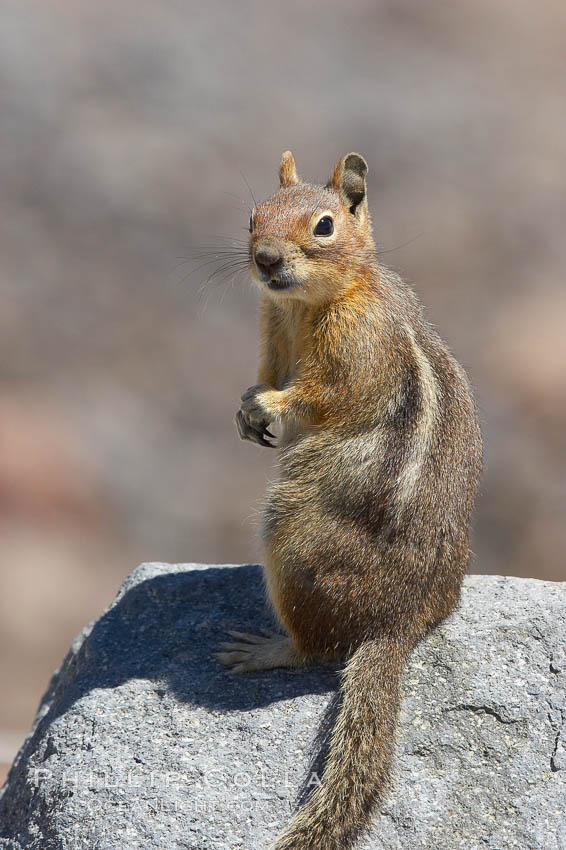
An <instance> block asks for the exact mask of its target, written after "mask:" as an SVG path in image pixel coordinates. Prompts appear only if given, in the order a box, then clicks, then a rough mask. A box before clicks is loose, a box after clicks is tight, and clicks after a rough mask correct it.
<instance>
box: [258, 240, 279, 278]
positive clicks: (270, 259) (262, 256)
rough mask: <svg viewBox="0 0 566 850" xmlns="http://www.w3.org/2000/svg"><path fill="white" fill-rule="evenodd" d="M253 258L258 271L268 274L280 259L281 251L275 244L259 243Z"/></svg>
mask: <svg viewBox="0 0 566 850" xmlns="http://www.w3.org/2000/svg"><path fill="white" fill-rule="evenodd" d="M254 259H255V261H256V263H257V265H258V267H259V269H260V271H262V272H265V273H266V274H269V273H270V272H272V271H273V270H274V268H275V266H276V265H277V264H278V263H279V262H280V260H281V251H280V250H279V248H277V247H276V246H275V245H259V246H258V247H257V248H256V250H255V253H254Z"/></svg>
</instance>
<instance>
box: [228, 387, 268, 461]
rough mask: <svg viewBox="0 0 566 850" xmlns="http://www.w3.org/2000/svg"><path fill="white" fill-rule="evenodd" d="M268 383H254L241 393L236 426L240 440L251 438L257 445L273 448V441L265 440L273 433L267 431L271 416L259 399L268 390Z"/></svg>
mask: <svg viewBox="0 0 566 850" xmlns="http://www.w3.org/2000/svg"><path fill="white" fill-rule="evenodd" d="M270 389H271V387H270V386H269V384H256V385H255V386H253V387H250V388H249V389H247V390H246V391H245V393H244V394H243V395H242V405H241V407H240V409H239V410H238V412H237V413H236V427H237V429H238V434H239V435H240V438H241V439H242V440H251V441H252V442H253V443H257V444H258V445H259V446H268V447H269V448H275V446H274V445H273V443H270V442H269V441H268V440H266V439H265V438H266V436H267V437H270V438H271V439H273V438H274V435H273V434H272V433H271V432H270V431H268V425H269V423H270V422H271V419H272V417H271V416H270V415H269V412H268V411H267V410H266V408H265V406H264V405H263V404H262V401H261V394H262V393H264V392H266V391H268V390H270Z"/></svg>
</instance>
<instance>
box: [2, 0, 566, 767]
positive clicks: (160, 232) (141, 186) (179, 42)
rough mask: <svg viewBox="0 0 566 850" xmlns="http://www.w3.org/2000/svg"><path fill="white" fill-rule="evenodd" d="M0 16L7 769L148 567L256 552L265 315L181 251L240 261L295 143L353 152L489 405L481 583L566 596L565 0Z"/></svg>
mask: <svg viewBox="0 0 566 850" xmlns="http://www.w3.org/2000/svg"><path fill="white" fill-rule="evenodd" d="M0 16H1V26H0V180H1V185H2V190H1V192H0V256H1V263H0V295H1V309H0V368H1V370H2V391H1V396H0V533H1V536H2V545H1V550H0V551H1V554H0V558H1V565H0V647H1V650H0V694H1V697H0V762H2V761H3V762H8V761H10V760H11V757H12V755H13V753H14V751H15V748H16V746H17V745H18V744H19V743H20V741H21V739H22V738H23V735H24V734H25V733H26V731H27V729H28V728H29V725H30V723H31V719H32V716H33V713H34V711H35V709H36V705H37V702H38V699H39V697H40V695H41V693H42V692H43V690H44V688H45V686H46V684H47V681H48V678H49V675H50V673H51V671H52V669H53V668H54V667H55V666H56V665H57V664H58V663H59V662H60V660H61V658H62V656H63V654H64V652H65V651H66V648H67V646H68V644H69V641H70V639H71V637H72V636H73V635H74V634H75V633H76V632H77V631H78V630H79V629H80V627H81V626H83V625H84V623H85V622H87V621H88V620H90V619H92V618H94V617H95V616H97V615H98V614H99V612H100V611H101V609H102V608H103V607H104V606H105V605H106V604H107V603H109V602H110V600H111V599H112V597H113V594H114V592H115V590H116V588H117V587H118V585H119V583H120V581H121V579H122V578H123V576H124V575H125V574H126V573H128V572H129V571H130V570H131V569H132V568H133V567H134V566H135V565H136V564H137V563H138V562H139V561H141V560H168V561H209V562H232V563H234V562H246V561H254V560H257V559H258V558H259V557H260V554H259V547H258V545H257V543H256V527H257V522H256V517H257V510H258V504H259V500H260V497H261V494H262V491H263V490H264V487H265V483H266V479H268V478H270V477H272V476H273V475H274V474H275V472H274V468H273V461H274V457H273V455H272V454H271V453H269V452H261V451H259V450H258V449H256V448H254V447H253V446H251V445H249V444H243V443H241V442H240V441H239V440H238V439H237V436H236V433H235V430H234V427H233V424H232V418H233V414H234V411H235V409H236V406H237V404H238V400H239V395H240V393H241V392H242V390H243V389H245V388H246V387H247V386H249V385H250V384H252V383H254V380H255V361H256V334H255V322H256V309H257V294H256V293H255V292H254V291H253V287H252V286H251V285H250V284H249V282H248V281H247V279H246V276H245V274H234V273H233V271H234V270H232V269H230V268H228V267H226V268H224V269H221V270H220V273H219V274H218V275H217V276H216V277H215V278H213V279H212V280H210V281H208V283H207V278H208V276H209V275H210V273H211V272H212V271H214V270H215V269H218V268H219V267H220V266H221V265H222V257H223V256H224V255H223V254H221V255H220V259H219V260H218V262H217V263H216V264H215V263H212V264H211V265H203V264H204V263H205V262H206V261H207V260H208V259H209V258H208V257H203V258H202V260H198V259H197V255H198V252H195V249H196V248H202V249H205V248H217V249H219V251H221V250H226V249H228V250H230V248H231V246H232V245H233V241H236V240H240V239H245V236H246V229H247V222H248V216H249V207H250V205H251V203H252V201H251V191H253V194H254V195H255V196H256V197H259V198H262V197H265V196H267V195H268V194H270V193H271V191H272V190H273V189H274V188H275V186H276V172H277V168H278V163H279V158H280V155H281V151H282V150H284V149H286V148H292V150H293V151H294V153H295V155H296V157H297V161H298V165H299V169H300V171H301V172H302V173H303V174H304V175H305V176H306V177H308V178H309V179H312V180H318V181H325V180H326V177H327V176H328V173H329V170H330V168H331V166H332V164H333V163H334V161H335V160H336V159H337V158H338V157H339V156H340V155H342V154H343V153H345V152H347V151H349V150H358V151H360V152H361V153H363V154H364V156H365V157H366V158H367V160H368V162H369V164H370V179H369V186H370V193H371V194H370V199H371V208H372V212H373V217H374V224H375V231H376V236H377V239H378V241H379V244H380V247H381V249H382V250H383V252H384V253H383V260H384V261H385V262H387V263H388V264H389V265H392V266H393V267H395V268H397V269H398V270H399V271H400V272H401V273H402V274H403V275H404V276H405V277H406V278H407V279H409V280H410V281H411V282H413V284H414V286H415V287H416V289H417V291H418V292H419V294H420V295H421V297H422V298H423V300H424V301H425V303H426V304H427V306H428V309H429V316H430V318H431V320H432V321H433V322H434V323H435V324H437V325H438V327H439V328H440V330H441V332H442V334H443V335H444V337H445V338H447V340H448V341H449V343H450V345H451V346H452V348H453V350H454V351H455V353H456V355H457V356H458V358H459V359H460V360H461V361H462V362H463V363H464V365H465V366H466V368H467V369H468V371H469V373H470V376H471V378H472V380H473V382H474V384H475V386H476V387H477V397H478V402H479V405H480V408H481V414H482V420H483V423H484V433H485V441H486V468H485V475H484V479H483V486H482V494H481V498H480V501H479V506H478V511H477V517H476V524H475V538H474V550H475V553H476V555H475V560H474V563H473V567H472V569H473V570H474V571H476V572H482V573H503V574H511V575H519V576H535V577H537V578H544V579H553V580H560V579H562V580H563V579H566V565H565V552H566V522H565V517H566V442H565V431H566V333H565V323H566V286H565V271H566V238H565V226H566V108H565V103H566V102H565V96H566V6H565V5H564V3H563V2H561V0H554V2H553V1H552V0H541V2H539V3H537V4H536V7H535V6H533V4H532V3H531V2H527V0H498V2H497V3H494V2H493V0H473V2H472V0H462V2H458V3H454V2H451V0H435V1H434V2H422V0H390V2H369V0H354V2H351V3H350V2H349V3H346V2H341V3H338V2H334V0H325V2H322V0H314V2H310V3H303V2H298V0H287V2H286V3H285V4H284V5H283V4H276V3H266V2H264V0H263V2H261V0H258V1H257V2H255V0H254V2H248V0H245V1H244V0H243V1H242V2H238V3H236V2H228V0H224V2H219V0H207V3H196V2H192V0H153V2H150V0H121V2H119V3H115V2H111V0H98V2H97V3H89V2H86V0H42V2H39V0H35V2H32V0H3V2H2V3H1V4H0ZM247 184H249V186H250V187H251V191H250V190H249V189H248V185H247ZM240 244H241V243H240V242H237V241H236V245H238V246H239V245H240ZM188 257H192V260H189V261H187V260H186V258H188ZM199 266H202V267H200V268H199ZM236 271H237V270H236ZM203 285H204V291H203V292H202V293H200V294H199V289H201V288H202V287H203Z"/></svg>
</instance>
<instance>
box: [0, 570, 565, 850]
mask: <svg viewBox="0 0 566 850" xmlns="http://www.w3.org/2000/svg"><path fill="white" fill-rule="evenodd" d="M263 599H264V594H263V589H262V581H261V570H260V568H259V567H256V566H243V567H204V566H198V565H188V564H181V565H176V566H171V565H167V564H144V565H142V566H141V567H138V569H136V570H135V571H134V572H133V573H132V575H131V576H130V577H129V578H128V579H127V581H126V582H125V584H124V585H123V587H122V588H121V590H120V593H119V594H118V597H117V599H116V601H115V602H114V603H113V605H112V606H111V607H110V608H109V609H108V611H106V613H105V614H104V615H103V616H102V617H101V618H100V619H99V620H98V621H97V622H95V623H94V624H93V625H92V626H90V627H88V628H86V629H85V630H84V631H83V632H82V633H81V635H79V637H78V638H77V639H76V640H75V641H74V643H73V646H72V648H71V650H70V652H69V655H68V656H67V658H66V659H65V661H64V663H63V665H62V667H61V669H60V670H59V671H58V672H57V673H56V674H55V676H54V678H53V680H52V682H51V684H50V687H49V690H48V692H47V694H46V695H45V697H44V699H43V701H42V704H41V706H40V709H39V712H38V716H37V720H36V723H35V727H34V730H33V731H32V733H31V734H30V736H29V737H28V739H27V741H26V743H25V745H24V747H23V749H22V751H21V752H20V754H19V756H18V758H17V759H16V762H15V764H14V766H13V768H12V771H11V773H10V775H9V778H8V781H7V784H6V786H5V788H4V790H3V793H2V796H1V798H0V847H1V848H6V849H7V850H22V848H32V850H83V848H84V850H142V848H143V850H150V848H151V849H152V850H153V848H155V850H157V848H159V850H164V848H167V850H176V848H183V849H184V850H212V848H214V850H228V848H245V850H256V848H257V850H260V848H266V847H267V846H268V844H269V842H270V840H271V839H272V838H273V837H274V836H275V834H276V833H277V831H278V829H279V828H280V827H281V825H282V824H283V822H284V821H285V820H286V819H287V818H288V817H289V815H290V813H291V811H292V809H293V806H294V803H295V799H296V794H297V791H298V789H299V787H300V786H301V783H303V782H304V778H305V775H308V772H309V764H310V761H309V758H310V753H311V748H312V742H313V739H314V736H315V733H316V729H317V726H318V725H319V723H320V722H321V720H322V717H323V714H324V711H325V708H326V706H327V705H328V702H329V700H330V698H331V696H332V691H333V690H334V689H335V687H336V677H335V672H334V671H332V670H330V669H328V668H327V669H317V670H310V671H306V672H296V671H293V672H292V671H277V672H273V673H268V674H252V675H247V676H244V677H234V676H230V675H228V674H227V673H226V672H225V671H224V670H223V669H221V668H220V667H219V666H218V665H217V664H216V662H215V661H213V660H212V659H211V657H210V653H211V650H212V649H213V648H214V647H215V645H216V644H218V643H219V642H220V641H221V640H223V639H224V634H225V631H226V630H227V629H231V628H241V627H243V628H245V629H247V630H250V631H253V630H257V629H258V628H260V627H269V626H270V625H271V622H270V618H269V614H268V612H267V611H266V609H265V606H264V601H263ZM565 644H566V583H560V584H558V583H557V584H552V583H548V582H540V581H535V580H527V579H514V578H501V577H494V576H471V577H469V578H467V580H466V584H465V588H464V592H463V598H462V604H461V606H460V608H459V610H458V612H457V613H456V614H455V615H453V617H452V618H451V619H450V620H449V622H447V623H446V624H445V625H444V626H443V627H442V628H441V629H439V630H437V631H436V633H435V634H433V635H432V636H431V637H430V638H429V639H428V640H427V641H426V642H425V643H424V644H422V645H421V646H420V647H419V648H418V649H417V651H416V652H415V653H414V654H413V657H412V659H411V661H410V664H409V666H408V668H407V671H406V675H405V685H404V690H405V700H404V703H403V711H402V723H401V731H400V735H399V744H398V748H397V761H396V769H395V782H394V785H393V788H392V790H391V792H390V794H389V796H388V798H387V800H386V801H385V803H384V805H383V806H382V807H381V812H380V814H379V815H378V816H377V817H376V819H375V826H374V828H373V830H372V832H371V834H370V835H369V836H368V837H367V839H365V840H363V841H361V842H360V843H359V847H360V850H362V849H363V848H365V850H369V848H372V850H373V848H375V850H377V848H379V850H400V848H411V850H420V848H423V850H424V848H426V850H459V848H462V850H464V848H465V850H480V848H482V850H483V848H486V850H510V848H517V850H539V848H540V850H543V848H544V850H566V726H565V723H564V721H565V719H566V682H565V679H566V653H565Z"/></svg>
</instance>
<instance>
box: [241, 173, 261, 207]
mask: <svg viewBox="0 0 566 850" xmlns="http://www.w3.org/2000/svg"><path fill="white" fill-rule="evenodd" d="M239 171H240V174H241V176H242V180H243V181H244V183H245V184H246V186H247V187H248V191H249V193H250V195H251V196H252V201H253V202H254V207H257V201H256V199H255V198H254V193H253V192H252V187H251V186H250V184H249V183H248V181H247V180H246V176H245V174H244V172H243V171H242V170H241V169H239Z"/></svg>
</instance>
